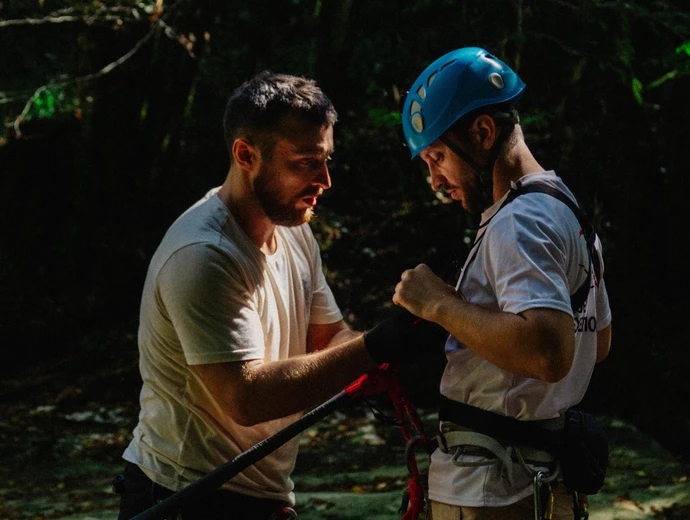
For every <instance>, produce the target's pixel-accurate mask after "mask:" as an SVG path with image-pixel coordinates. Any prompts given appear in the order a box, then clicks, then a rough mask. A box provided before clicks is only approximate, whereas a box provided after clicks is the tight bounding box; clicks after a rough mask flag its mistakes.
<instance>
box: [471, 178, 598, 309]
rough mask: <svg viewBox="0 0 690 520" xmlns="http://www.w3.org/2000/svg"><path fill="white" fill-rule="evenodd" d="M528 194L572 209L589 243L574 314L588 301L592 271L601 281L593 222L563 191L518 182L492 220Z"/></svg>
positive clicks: (573, 303) (573, 301)
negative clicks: (584, 276) (505, 208)
mask: <svg viewBox="0 0 690 520" xmlns="http://www.w3.org/2000/svg"><path fill="white" fill-rule="evenodd" d="M526 193H544V194H546V195H550V196H552V197H554V198H556V199H558V200H560V201H561V202H562V203H563V204H565V205H566V206H568V208H570V210H571V211H572V212H573V214H574V215H575V218H577V221H578V223H579V224H580V227H581V228H582V233H583V234H584V238H585V242H586V243H587V252H588V256H589V266H588V267H587V271H586V272H587V278H586V279H585V281H584V282H583V283H582V285H581V286H580V287H578V289H577V290H576V291H575V292H574V293H573V294H571V295H570V307H571V308H572V310H573V312H576V311H577V310H578V309H579V308H580V307H582V305H583V304H584V303H585V301H586V300H587V295H588V294H589V289H590V287H591V273H592V270H594V276H595V277H596V280H597V283H598V282H599V280H600V279H601V264H600V263H599V254H598V253H597V251H596V248H595V245H594V243H595V241H596V233H595V231H594V226H592V224H591V222H590V221H589V219H588V218H587V214H586V213H585V211H584V210H583V209H582V208H581V207H580V206H579V205H578V204H576V203H575V202H573V200H572V199H571V198H570V197H568V196H567V195H566V194H565V193H563V192H562V191H560V190H558V189H556V188H554V187H553V186H550V185H548V184H545V183H543V182H531V183H529V184H527V185H523V184H522V183H519V182H518V183H517V187H516V188H512V189H511V190H510V192H509V193H508V196H507V197H506V199H505V200H504V201H503V204H501V206H500V207H499V208H498V209H497V210H496V213H494V215H493V216H492V217H491V218H492V219H493V218H494V217H495V216H496V214H498V212H499V211H501V210H502V209H503V208H504V207H505V206H507V205H508V204H509V203H510V202H512V201H513V200H515V199H516V198H517V197H519V196H520V195H524V194H526ZM488 224H489V222H486V223H485V224H484V225H483V226H482V227H484V226H486V225H488ZM481 238H484V235H482V237H481ZM480 240H481V239H480ZM477 246H478V243H475V244H474V245H473V253H472V257H471V258H470V260H469V262H468V264H469V263H470V262H472V260H474V257H475V256H476V255H477V252H478V251H479V247H477Z"/></svg>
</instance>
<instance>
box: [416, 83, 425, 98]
mask: <svg viewBox="0 0 690 520" xmlns="http://www.w3.org/2000/svg"><path fill="white" fill-rule="evenodd" d="M417 95H418V96H419V98H420V99H422V100H423V99H424V98H425V97H426V90H425V89H424V85H420V86H419V88H418V89H417Z"/></svg>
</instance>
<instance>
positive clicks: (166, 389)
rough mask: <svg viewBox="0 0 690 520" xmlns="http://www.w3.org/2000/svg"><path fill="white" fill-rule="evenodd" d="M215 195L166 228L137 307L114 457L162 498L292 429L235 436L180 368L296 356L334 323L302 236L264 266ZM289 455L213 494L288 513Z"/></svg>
mask: <svg viewBox="0 0 690 520" xmlns="http://www.w3.org/2000/svg"><path fill="white" fill-rule="evenodd" d="M216 192H217V188H216V189H214V190H211V191H210V192H209V193H208V194H207V195H206V196H205V197H204V198H203V199H201V200H200V201H199V202H197V203H196V204H195V205H194V206H192V207H191V208H190V209H188V210H187V211H186V212H185V213H184V214H182V215H181V216H180V217H179V218H178V219H177V220H176V221H175V222H174V223H173V225H172V226H171V227H170V229H169V230H168V232H167V233H166V235H165V237H164V238H163V240H162V242H161V244H160V246H159V247H158V250H157V251H156V253H155V254H154V256H153V258H152V260H151V264H150V266H149V270H148V274H147V277H146V282H145V284H144V291H143V297H142V302H141V312H140V325H139V353H140V361H139V368H140V371H141V376H142V379H143V387H142V390H141V395H140V403H141V412H140V415H139V423H138V425H137V427H136V428H135V430H134V438H133V440H132V442H131V443H130V445H129V447H128V448H127V449H126V450H125V453H124V455H123V456H124V458H125V459H126V460H128V461H130V462H133V463H135V464H138V465H139V466H141V467H142V469H143V471H144V472H145V473H146V474H147V475H148V476H149V477H150V478H151V479H152V480H153V481H155V482H157V483H158V484H160V485H162V486H165V487H167V488H169V489H172V490H180V489H182V488H183V487H185V486H187V485H189V484H190V483H192V482H194V481H196V480H198V479H199V478H200V477H202V476H203V475H205V474H206V473H208V472H210V471H212V470H214V469H216V468H217V467H219V466H221V465H223V464H225V463H226V462H228V461H229V460H232V459H233V458H234V457H235V456H237V455H238V454H239V453H241V452H243V451H245V450H247V449H248V448H250V447H252V446H253V445H254V444H256V443H258V442H260V441H262V440H264V439H265V438H267V437H269V436H271V435H273V434H274V433H276V432H277V431H279V430H281V429H283V428H284V427H286V426H287V425H288V424H291V423H292V422H294V421H295V420H296V419H297V418H298V417H299V414H297V415H292V416H288V417H285V418H282V419H278V420H274V421H268V422H265V423H261V424H258V425H256V426H252V427H243V426H240V425H239V424H237V423H235V422H234V421H233V420H232V419H231V418H230V417H229V416H228V415H227V414H225V413H224V412H223V411H222V409H221V407H220V405H219V404H218V402H217V400H216V399H215V397H214V396H213V395H211V394H210V393H209V391H208V390H207V388H206V387H205V385H204V383H203V382H202V381H201V379H200V378H199V377H198V376H197V375H196V374H195V372H194V371H193V370H191V369H190V365H196V364H206V363H222V362H227V361H242V360H250V359H263V360H264V361H267V362H268V361H275V360H281V359H287V358H288V357H291V356H296V355H300V354H304V353H305V352H306V338H307V330H308V327H309V325H310V324H328V323H335V322H337V321H339V320H341V319H342V314H341V313H340V310H339V309H338V307H337V305H336V303H335V299H334V298H333V294H332V292H331V290H330V288H329V287H328V285H327V283H326V280H325V277H324V274H323V270H322V266H321V257H320V253H319V246H318V244H317V242H316V239H315V238H314V236H313V234H312V232H311V229H310V228H309V225H308V224H303V225H301V226H296V227H281V226H278V227H277V228H276V238H277V249H276V252H275V253H274V254H272V255H269V256H267V255H264V253H262V252H261V251H260V249H259V248H258V247H257V246H256V245H255V244H254V243H253V242H251V240H250V239H249V238H248V237H247V236H246V234H245V233H244V232H243V230H242V229H241V228H240V227H239V226H238V224H237V222H236V221H235V219H234V218H233V216H232V215H231V214H230V212H229V211H228V209H227V207H226V206H225V205H224V204H223V202H222V201H221V200H220V199H219V198H218V196H217V195H216ZM297 447H298V440H297V439H293V440H292V441H290V442H288V443H287V444H285V445H284V446H283V447H281V448H279V449H278V450H276V451H275V452H273V453H271V454H270V455H268V456H267V457H265V458H264V459H262V460H261V461H259V462H257V463H256V464H255V465H253V466H251V467H249V468H247V469H246V470H245V471H243V472H242V473H241V474H239V475H237V476H236V477H234V478H233V479H231V480H230V482H228V483H226V484H224V486H223V487H224V488H227V489H230V490H232V491H235V492H238V493H243V494H245V495H250V496H256V497H264V498H274V499H279V500H284V501H286V502H288V503H294V494H293V492H292V489H293V487H294V486H293V483H292V480H291V479H290V473H291V472H292V469H293V468H294V464H295V459H296V456H297Z"/></svg>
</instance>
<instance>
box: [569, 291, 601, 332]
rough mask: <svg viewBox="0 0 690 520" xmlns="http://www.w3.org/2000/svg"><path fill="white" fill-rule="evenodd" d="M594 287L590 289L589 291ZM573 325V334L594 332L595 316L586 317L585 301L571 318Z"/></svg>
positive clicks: (595, 328) (595, 327) (595, 326)
mask: <svg viewBox="0 0 690 520" xmlns="http://www.w3.org/2000/svg"><path fill="white" fill-rule="evenodd" d="M593 289H594V286H592V287H590V291H591V290H593ZM573 324H574V325H575V333H576V334H577V333H578V332H596V331H597V318H596V317H595V316H587V300H585V302H584V303H583V304H582V305H581V306H580V308H579V309H577V311H575V315H574V316H573Z"/></svg>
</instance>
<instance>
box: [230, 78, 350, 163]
mask: <svg viewBox="0 0 690 520" xmlns="http://www.w3.org/2000/svg"><path fill="white" fill-rule="evenodd" d="M287 116H292V117H294V118H295V119H297V120H298V121H301V122H304V123H307V124H313V125H315V126H322V125H326V124H329V125H333V124H335V122H336V121H337V119H338V114H337V112H336V111H335V108H334V107H333V104H332V103H331V100H330V99H328V97H327V96H326V94H324V93H323V91H322V90H321V89H320V88H319V87H318V86H317V85H316V82H315V81H314V80H311V79H307V78H303V77H300V76H291V75H288V74H274V73H272V72H270V71H263V72H260V73H259V74H257V75H256V76H254V77H253V78H252V79H250V80H248V81H246V82H245V83H243V84H242V85H241V86H240V87H238V88H237V89H235V91H234V92H233V93H232V95H231V96H230V99H229V100H228V103H227V105H226V107H225V115H224V117H223V128H224V131H225V142H226V145H227V147H228V151H229V152H230V158H231V160H232V145H233V143H234V142H235V139H237V138H238V137H244V138H245V139H247V140H248V141H249V142H250V143H252V144H254V145H256V146H258V147H259V149H260V150H261V153H262V154H263V155H265V156H266V157H270V155H271V154H272V152H273V148H274V145H275V141H276V138H277V137H278V136H280V135H284V133H285V132H284V131H283V128H282V127H281V124H282V123H283V122H284V121H285V119H286V117H287Z"/></svg>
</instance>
